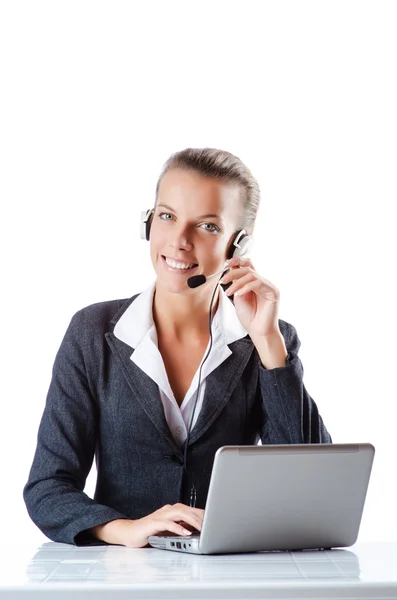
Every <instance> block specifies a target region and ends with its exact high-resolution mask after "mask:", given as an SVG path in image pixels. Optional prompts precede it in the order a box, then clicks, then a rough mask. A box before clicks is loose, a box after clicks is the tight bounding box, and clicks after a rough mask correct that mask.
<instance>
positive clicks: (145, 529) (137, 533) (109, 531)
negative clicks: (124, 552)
mask: <svg viewBox="0 0 397 600" xmlns="http://www.w3.org/2000/svg"><path fill="white" fill-rule="evenodd" d="M203 518H204V510H202V509H201V508H192V507H190V506H187V505H186V504H181V503H178V504H167V505H165V506H163V507H162V508H159V509H158V510H156V511H155V512H153V513H150V514H149V515H147V516H146V517H142V518H141V519H136V520H134V521H133V520H130V519H116V520H114V521H110V522H109V523H106V524H105V525H97V526H96V527H92V528H91V529H90V530H89V531H90V533H92V534H93V535H94V537H96V538H98V539H99V540H103V541H104V542H107V543H108V544H119V545H122V546H127V547H128V548H143V547H144V546H147V545H148V539H149V536H151V535H158V534H163V533H164V532H167V533H174V534H175V535H183V536H186V537H189V535H190V534H191V531H189V530H188V529H186V528H185V527H184V526H183V524H186V525H187V526H188V527H191V528H192V530H195V529H197V530H198V531H201V527H202V523H203ZM181 523H183V524H181Z"/></svg>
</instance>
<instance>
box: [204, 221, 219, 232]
mask: <svg viewBox="0 0 397 600" xmlns="http://www.w3.org/2000/svg"><path fill="white" fill-rule="evenodd" d="M203 225H210V226H211V227H213V228H214V229H207V230H206V231H209V232H210V233H212V232H215V231H219V227H218V226H217V225H214V223H203Z"/></svg>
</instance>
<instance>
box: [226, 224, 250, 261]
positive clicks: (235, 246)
mask: <svg viewBox="0 0 397 600" xmlns="http://www.w3.org/2000/svg"><path fill="white" fill-rule="evenodd" d="M253 241H254V240H253V238H252V236H250V235H249V234H248V233H247V232H246V231H245V229H241V230H240V231H238V232H237V235H236V237H235V238H234V240H233V242H232V245H231V246H230V249H229V252H228V255H227V258H228V259H229V258H234V257H235V256H245V255H246V254H247V253H248V252H249V251H250V249H251V248H252V245H253Z"/></svg>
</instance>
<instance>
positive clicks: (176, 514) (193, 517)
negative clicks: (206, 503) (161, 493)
mask: <svg viewBox="0 0 397 600" xmlns="http://www.w3.org/2000/svg"><path fill="white" fill-rule="evenodd" d="M154 514H155V515H156V517H158V518H161V519H167V520H172V521H173V522H175V523H178V524H179V523H180V522H181V521H183V522H184V523H186V525H188V526H190V527H192V528H193V529H197V530H198V531H201V528H202V525H203V519H204V510H202V509H201V508H192V507H190V506H186V504H181V503H178V504H173V505H169V506H168V505H167V506H163V508H160V510H158V511H156V513H154ZM181 535H182V534H181Z"/></svg>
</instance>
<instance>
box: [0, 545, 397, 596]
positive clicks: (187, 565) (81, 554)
mask: <svg viewBox="0 0 397 600" xmlns="http://www.w3.org/2000/svg"><path fill="white" fill-rule="evenodd" d="M0 559H1V562H0V564H1V569H0V599H3V598H12V599H15V598H22V597H23V598H26V597H27V596H29V597H30V598H31V599H36V598H51V599H55V600H57V599H62V600H64V599H66V598H73V600H82V599H83V598H84V599H89V598H96V599H100V600H102V599H105V598H112V600H118V599H119V598H120V599H121V598H123V599H124V598H134V599H137V598H145V599H146V600H151V599H154V598H161V600H166V599H171V598H172V599H173V600H174V599H178V598H189V600H190V599H198V598H206V599H210V598H211V599H215V598H217V599H219V598H228V599H237V598H239V599H244V600H247V599H250V598H290V599H292V598H293V599H294V600H297V599H298V598H299V600H300V599H306V598H321V599H330V598H345V599H346V598H372V599H382V600H384V599H386V598H387V599H389V598H394V599H396V598H397V542H396V543H362V544H360V543H359V544H356V545H354V546H352V547H350V548H347V549H335V550H331V551H321V552H320V551H318V552H313V551H305V552H266V553H255V554H233V555H217V556H195V555H189V554H181V553H176V552H169V551H164V550H156V549H153V548H143V549H131V548H125V547H122V546H90V547H80V548H77V547H75V546H70V545H67V544H56V543H53V542H46V543H43V544H42V545H41V546H39V547H34V546H30V547H29V545H28V544H24V543H23V541H21V543H20V544H16V543H15V544H13V545H8V544H3V546H2V548H1V549H0Z"/></svg>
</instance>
